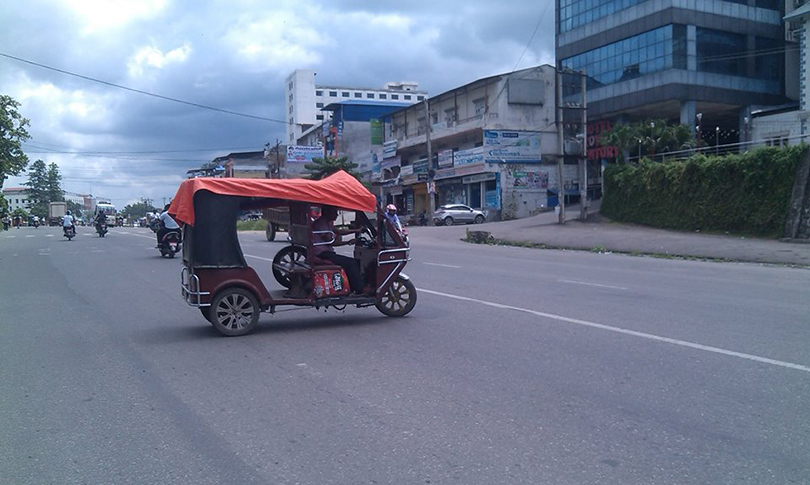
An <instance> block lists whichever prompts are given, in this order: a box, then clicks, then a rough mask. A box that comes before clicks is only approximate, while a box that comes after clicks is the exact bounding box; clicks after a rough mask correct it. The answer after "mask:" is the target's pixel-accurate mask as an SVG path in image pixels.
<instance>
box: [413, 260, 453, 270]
mask: <svg viewBox="0 0 810 485" xmlns="http://www.w3.org/2000/svg"><path fill="white" fill-rule="evenodd" d="M422 264H426V265H428V266H440V267H442V268H454V269H461V266H456V265H454V264H441V263H427V262H424V261H423V262H422Z"/></svg>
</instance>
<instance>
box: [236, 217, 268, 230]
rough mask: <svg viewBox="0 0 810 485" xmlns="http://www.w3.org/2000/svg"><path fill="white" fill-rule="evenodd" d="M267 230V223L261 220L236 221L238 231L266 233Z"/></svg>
mask: <svg viewBox="0 0 810 485" xmlns="http://www.w3.org/2000/svg"><path fill="white" fill-rule="evenodd" d="M265 229H267V221H265V220H264V219H259V220H258V221H236V230H237V231H264V230H265Z"/></svg>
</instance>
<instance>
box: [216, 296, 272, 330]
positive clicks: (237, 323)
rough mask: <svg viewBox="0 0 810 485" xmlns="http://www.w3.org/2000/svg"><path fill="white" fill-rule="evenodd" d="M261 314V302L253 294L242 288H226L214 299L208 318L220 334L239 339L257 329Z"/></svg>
mask: <svg viewBox="0 0 810 485" xmlns="http://www.w3.org/2000/svg"><path fill="white" fill-rule="evenodd" d="M260 312H261V308H260V307H259V302H258V301H257V300H256V297H255V296H253V293H251V292H250V291H247V290H245V289H242V288H226V289H224V290H222V291H220V292H219V293H217V295H216V296H215V297H214V300H213V301H212V302H211V307H210V309H209V310H208V316H209V321H210V322H211V324H212V325H213V326H214V328H216V329H217V331H218V332H219V333H221V334H222V335H225V336H227V337H237V336H239V335H245V334H247V333H250V332H251V331H253V329H254V328H256V325H257V324H258V323H259V313H260Z"/></svg>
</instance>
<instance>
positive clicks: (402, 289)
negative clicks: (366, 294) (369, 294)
mask: <svg viewBox="0 0 810 485" xmlns="http://www.w3.org/2000/svg"><path fill="white" fill-rule="evenodd" d="M375 306H376V307H377V310H379V311H380V313H382V314H383V315H386V316H389V317H404V316H405V315H407V314H408V313H410V312H411V310H413V307H415V306H416V287H415V286H414V285H413V283H411V280H406V279H405V278H403V277H401V276H397V279H395V280H394V282H393V283H392V284H391V287H390V288H388V291H386V292H385V293H384V294H383V296H382V297H380V299H379V300H377V303H376V304H375Z"/></svg>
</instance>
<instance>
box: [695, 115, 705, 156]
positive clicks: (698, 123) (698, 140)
mask: <svg viewBox="0 0 810 485" xmlns="http://www.w3.org/2000/svg"><path fill="white" fill-rule="evenodd" d="M695 118H697V147H698V149H700V145H701V141H702V140H701V133H700V121H701V120H702V119H703V113H698V114H696V115H695Z"/></svg>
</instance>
